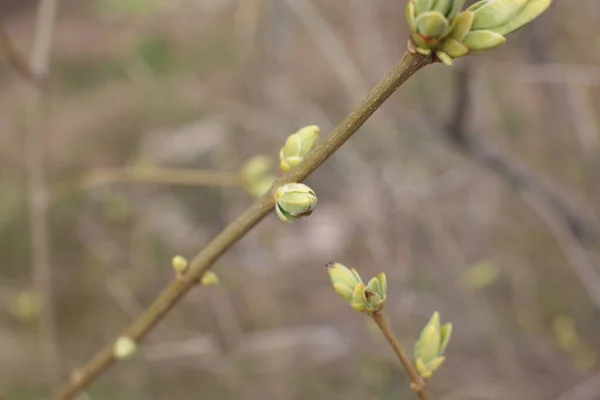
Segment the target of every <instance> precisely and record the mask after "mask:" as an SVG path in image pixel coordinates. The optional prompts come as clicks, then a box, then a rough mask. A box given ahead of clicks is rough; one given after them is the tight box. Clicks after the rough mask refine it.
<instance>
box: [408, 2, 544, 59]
mask: <svg viewBox="0 0 600 400" xmlns="http://www.w3.org/2000/svg"><path fill="white" fill-rule="evenodd" d="M551 3H552V0H481V1H478V2H477V3H475V4H473V5H472V6H471V7H469V8H467V9H466V10H465V11H462V12H461V9H462V7H463V6H464V4H465V0H410V1H409V2H408V4H407V5H406V21H407V23H408V26H409V29H410V31H411V41H412V44H413V45H414V46H415V47H416V48H415V50H416V51H417V52H418V53H420V54H424V55H429V54H432V53H434V54H435V56H436V58H437V59H438V60H439V61H441V62H443V63H444V64H446V65H452V60H453V59H455V58H459V57H463V56H466V55H467V54H470V53H473V52H480V51H485V50H491V49H493V48H496V47H498V46H501V45H502V44H503V43H504V42H505V41H506V38H505V37H504V36H505V35H508V34H509V33H511V32H514V31H516V30H518V29H520V28H522V27H523V26H525V25H526V24H528V23H529V22H531V21H532V20H534V19H535V18H536V17H537V16H538V15H540V14H541V13H542V12H544V10H546V8H548V6H550V4H551Z"/></svg>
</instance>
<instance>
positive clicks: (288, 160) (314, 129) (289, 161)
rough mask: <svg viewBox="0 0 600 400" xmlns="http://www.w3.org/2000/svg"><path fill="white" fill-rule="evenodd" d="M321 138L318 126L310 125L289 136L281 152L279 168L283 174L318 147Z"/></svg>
mask: <svg viewBox="0 0 600 400" xmlns="http://www.w3.org/2000/svg"><path fill="white" fill-rule="evenodd" d="M320 137H321V130H320V129H319V127H318V126H316V125H309V126H306V127H304V128H302V129H300V130H299V131H298V132H296V133H294V134H292V135H290V136H288V138H287V140H286V141H285V145H284V146H283V147H282V148H281V150H280V151H279V160H280V164H279V167H280V168H281V170H282V171H283V172H286V171H289V170H290V169H292V168H294V167H295V166H296V165H298V164H300V162H302V160H304V157H306V155H308V153H310V151H311V150H312V149H313V148H314V147H315V146H316V144H317V142H318V141H319V138H320Z"/></svg>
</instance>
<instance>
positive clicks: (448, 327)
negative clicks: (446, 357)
mask: <svg viewBox="0 0 600 400" xmlns="http://www.w3.org/2000/svg"><path fill="white" fill-rule="evenodd" d="M440 334H441V337H440V354H443V353H444V352H445V351H446V347H448V343H450V336H452V324H451V323H450V322H447V323H445V324H444V325H442V328H441V332H440Z"/></svg>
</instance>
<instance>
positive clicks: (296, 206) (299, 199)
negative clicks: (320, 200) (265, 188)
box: [274, 183, 317, 222]
mask: <svg viewBox="0 0 600 400" xmlns="http://www.w3.org/2000/svg"><path fill="white" fill-rule="evenodd" d="M274 197H275V211H276V212H277V215H278V216H279V219H281V220H282V221H285V222H292V221H293V220H294V219H297V218H301V217H305V216H308V215H310V214H312V212H313V210H314V209H315V207H316V205H317V195H316V194H315V192H314V191H313V190H312V189H311V188H310V187H308V186H306V185H305V184H303V183H288V184H287V185H283V186H281V187H280V188H278V189H277V191H276V192H275V196H274Z"/></svg>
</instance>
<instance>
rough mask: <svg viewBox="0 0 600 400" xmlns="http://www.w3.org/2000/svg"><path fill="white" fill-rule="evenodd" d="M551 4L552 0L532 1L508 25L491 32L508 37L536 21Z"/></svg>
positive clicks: (493, 29)
mask: <svg viewBox="0 0 600 400" xmlns="http://www.w3.org/2000/svg"><path fill="white" fill-rule="evenodd" d="M550 4H552V0H530V1H529V2H528V3H527V5H526V6H525V7H524V8H523V9H522V10H521V12H520V13H519V14H518V15H517V16H516V17H514V18H512V19H511V20H510V21H509V22H507V23H506V24H504V25H501V26H498V27H496V28H492V29H490V30H491V31H493V32H496V33H499V34H501V35H508V34H509V33H512V32H514V31H516V30H518V29H521V28H522V27H524V26H525V25H527V24H528V23H530V22H531V21H533V20H534V19H536V18H537V17H538V16H539V15H540V14H541V13H543V12H544V11H546V9H547V8H548V7H549V6H550Z"/></svg>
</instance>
